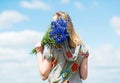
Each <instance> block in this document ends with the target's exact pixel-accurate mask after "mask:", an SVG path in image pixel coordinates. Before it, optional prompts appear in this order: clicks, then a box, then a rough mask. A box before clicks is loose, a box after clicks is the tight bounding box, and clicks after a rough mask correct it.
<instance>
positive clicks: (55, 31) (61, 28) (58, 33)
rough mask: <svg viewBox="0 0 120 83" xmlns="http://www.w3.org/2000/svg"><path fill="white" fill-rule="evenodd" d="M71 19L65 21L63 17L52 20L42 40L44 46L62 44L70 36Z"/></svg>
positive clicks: (34, 51) (33, 51)
mask: <svg viewBox="0 0 120 83" xmlns="http://www.w3.org/2000/svg"><path fill="white" fill-rule="evenodd" d="M69 21H70V20H69V19H67V20H66V21H65V20H63V19H62V18H60V19H59V20H56V21H52V22H51V26H50V28H49V29H48V30H47V32H46V34H45V36H44V37H43V39H42V41H41V44H42V46H44V45H50V46H56V45H61V44H62V43H63V42H64V41H65V40H67V39H68V37H69V33H68V32H67V23H68V22H69ZM32 53H36V50H35V49H33V50H32Z"/></svg>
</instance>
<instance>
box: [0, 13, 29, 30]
mask: <svg viewBox="0 0 120 83" xmlns="http://www.w3.org/2000/svg"><path fill="white" fill-rule="evenodd" d="M25 20H28V18H27V17H26V16H24V15H23V14H21V13H19V12H17V11H3V12H2V13H0V29H3V28H8V27H12V26H13V25H14V24H17V23H20V22H23V21H25Z"/></svg>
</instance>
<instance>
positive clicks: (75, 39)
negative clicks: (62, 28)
mask: <svg viewBox="0 0 120 83" xmlns="http://www.w3.org/2000/svg"><path fill="white" fill-rule="evenodd" d="M60 18H62V19H64V20H66V19H70V22H68V24H67V31H68V32H69V45H70V47H71V48H75V47H76V46H77V45H79V44H83V42H82V40H81V39H80V38H79V36H78V35H77V33H76V32H75V30H74V27H73V24H72V20H71V18H70V16H69V15H68V14H67V13H66V12H61V11H59V12H56V13H55V14H54V16H53V20H58V19H60ZM83 45H84V44H83Z"/></svg>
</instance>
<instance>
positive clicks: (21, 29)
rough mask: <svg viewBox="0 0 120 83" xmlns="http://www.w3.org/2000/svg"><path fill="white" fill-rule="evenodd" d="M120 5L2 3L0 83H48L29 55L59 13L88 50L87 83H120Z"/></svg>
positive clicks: (46, 0) (119, 0) (38, 0)
mask: <svg viewBox="0 0 120 83" xmlns="http://www.w3.org/2000/svg"><path fill="white" fill-rule="evenodd" d="M119 4H120V0H0V83H47V81H42V80H41V77H40V75H39V70H38V64H37V57H36V56H33V55H31V54H30V52H31V49H32V48H33V47H34V46H35V44H36V43H37V42H38V41H40V40H41V39H42V37H43V35H44V34H45V32H46V30H47V28H48V27H49V25H50V22H51V20H52V17H53V15H54V13H55V12H57V11H64V12H67V13H68V14H69V15H70V17H71V19H72V22H73V25H74V28H75V31H76V32H77V33H78V35H79V36H80V38H81V39H82V40H83V42H84V43H85V45H86V47H87V48H88V49H89V53H90V55H89V58H88V78H87V79H86V80H85V81H83V82H84V83H120V65H119V63H120V43H119V42H120V9H119V8H120V5H119Z"/></svg>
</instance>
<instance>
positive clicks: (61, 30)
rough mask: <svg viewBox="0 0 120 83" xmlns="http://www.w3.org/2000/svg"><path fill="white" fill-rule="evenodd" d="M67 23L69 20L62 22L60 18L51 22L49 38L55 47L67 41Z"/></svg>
mask: <svg viewBox="0 0 120 83" xmlns="http://www.w3.org/2000/svg"><path fill="white" fill-rule="evenodd" d="M69 21H70V20H69V19H67V20H66V21H64V20H63V19H62V18H60V19H59V20H56V21H52V22H51V31H50V33H49V34H50V38H52V39H54V40H55V42H56V44H57V45H58V44H61V43H63V42H64V41H65V40H67V39H68V37H69V33H68V32H67V29H66V28H67V23H68V22H69Z"/></svg>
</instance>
